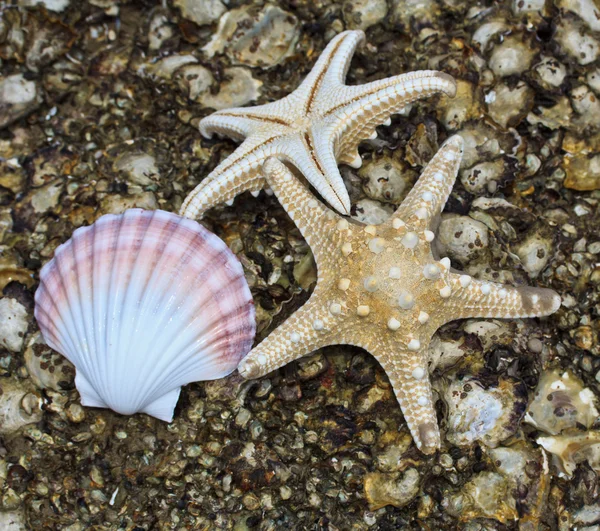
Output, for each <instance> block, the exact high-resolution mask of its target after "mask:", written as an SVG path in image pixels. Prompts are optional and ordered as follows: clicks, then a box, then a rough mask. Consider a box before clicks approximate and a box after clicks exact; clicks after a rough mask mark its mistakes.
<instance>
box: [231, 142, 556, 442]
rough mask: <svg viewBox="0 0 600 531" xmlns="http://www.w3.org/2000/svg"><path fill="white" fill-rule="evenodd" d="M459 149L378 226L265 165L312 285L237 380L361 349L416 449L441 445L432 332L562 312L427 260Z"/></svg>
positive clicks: (449, 149) (527, 290)
mask: <svg viewBox="0 0 600 531" xmlns="http://www.w3.org/2000/svg"><path fill="white" fill-rule="evenodd" d="M462 149H463V141H462V139H461V138H460V137H459V136H454V137H452V138H450V139H449V140H448V141H447V142H446V143H445V144H444V146H443V147H442V148H441V149H440V151H439V152H438V153H437V154H436V155H435V156H434V157H433V159H432V160H431V162H430V163H429V165H428V166H427V168H426V169H425V170H424V172H423V174H422V176H421V178H420V179H419V181H418V182H417V184H416V185H415V186H414V188H413V189H412V190H411V192H410V194H409V195H408V196H407V198H406V199H405V201H404V202H403V203H402V205H401V206H400V207H399V208H398V210H397V211H396V212H395V213H394V215H393V216H392V217H391V218H390V219H389V220H388V221H386V222H385V223H383V224H381V225H377V226H373V225H366V226H365V225H361V224H357V223H354V222H353V221H350V220H348V219H345V218H343V217H341V216H339V215H338V214H336V213H335V212H333V211H332V210H330V209H328V208H327V207H325V206H324V205H323V204H322V203H320V202H319V201H317V200H316V199H315V198H314V197H313V196H312V194H311V193H310V192H309V191H308V190H307V189H306V187H305V186H303V185H302V183H300V182H299V181H298V179H296V178H294V177H293V176H292V174H291V173H290V171H289V169H288V168H287V167H286V166H285V165H284V164H282V163H281V162H280V161H278V160H276V159H268V160H267V161H266V163H265V167H264V170H265V176H266V178H267V181H268V183H269V185H270V186H271V188H272V189H273V191H274V192H275V194H276V195H277V197H278V199H279V201H280V202H281V204H282V205H283V207H284V208H285V210H286V211H287V213H288V214H289V216H290V217H291V218H292V220H293V221H294V222H295V223H296V225H297V226H298V228H299V229H300V231H301V232H302V234H303V236H304V237H305V238H306V241H307V242H308V244H309V245H310V247H311V248H312V250H313V253H314V256H315V260H316V262H317V269H318V271H317V273H318V278H317V286H316V288H315V290H314V292H313V294H312V296H311V297H310V299H309V300H308V301H307V303H306V304H305V305H304V306H302V308H300V309H299V310H298V311H297V312H296V313H294V314H293V315H292V316H291V317H290V318H289V319H288V320H287V321H285V323H284V324H283V325H281V326H280V327H279V328H277V329H276V330H275V331H274V332H273V333H272V334H270V335H269V336H268V337H267V338H266V339H265V340H264V341H263V342H262V343H261V344H260V345H258V346H257V347H255V348H254V349H253V350H252V351H251V352H250V353H249V354H248V356H246V358H244V359H243V360H242V362H241V363H240V365H239V367H238V370H239V372H240V374H241V375H242V376H244V377H245V378H257V377H260V376H262V375H264V374H266V373H268V372H270V371H272V370H274V369H277V368H278V367H280V366H282V365H284V364H286V363H289V362H290V361H292V360H295V359H297V358H299V357H301V356H304V355H306V354H308V353H310V352H312V351H314V350H316V349H318V348H321V347H324V346H326V345H333V344H350V345H356V346H359V347H362V348H364V349H365V350H367V351H369V352H370V353H371V354H372V355H373V356H375V358H376V359H377V360H378V361H379V363H380V364H381V366H382V367H383V369H384V370H385V372H386V373H387V375H388V377H389V379H390V383H391V385H392V387H393V389H394V392H395V394H396V397H397V399H398V402H399V403H400V407H401V408H402V412H403V414H404V417H405V419H406V422H407V424H408V427H409V429H410V431H411V433H412V436H413V439H414V440H415V443H416V445H417V447H418V448H419V449H421V450H422V451H423V452H425V453H432V452H434V451H435V450H436V449H437V448H439V446H440V433H439V429H438V425H437V419H436V415H435V409H434V404H433V400H432V394H431V388H430V384H429V375H428V350H427V348H428V344H429V342H430V340H431V337H432V336H433V334H434V333H435V331H436V330H437V329H438V328H439V327H440V326H442V325H443V324H444V323H446V322H448V321H452V320H454V319H461V318H466V317H496V318H507V319H508V318H515V317H536V316H543V315H549V314H551V313H553V312H555V311H556V310H557V309H558V307H559V306H560V297H559V296H558V295H557V294H556V293H555V292H554V291H552V290H550V289H543V288H532V287H519V288H513V287H509V286H503V285H502V284H496V283H491V282H482V281H479V280H475V279H473V278H471V277H470V276H468V275H465V274H460V273H458V272H455V271H451V270H450V260H449V259H448V258H442V259H441V260H439V261H438V260H436V259H435V258H434V256H433V255H432V252H431V246H430V242H431V241H432V240H433V238H434V234H433V232H431V228H432V224H433V223H435V219H436V218H437V216H438V215H439V214H440V212H441V211H442V209H443V207H444V204H445V203H446V200H447V199H448V196H449V195H450V192H451V190H452V186H453V184H454V180H455V179H456V173H457V171H458V167H459V164H460V160H461V156H462Z"/></svg>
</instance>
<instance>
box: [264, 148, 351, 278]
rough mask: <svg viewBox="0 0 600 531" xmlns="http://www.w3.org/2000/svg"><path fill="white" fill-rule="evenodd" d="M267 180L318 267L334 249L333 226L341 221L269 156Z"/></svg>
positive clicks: (323, 264) (283, 166) (265, 169)
mask: <svg viewBox="0 0 600 531" xmlns="http://www.w3.org/2000/svg"><path fill="white" fill-rule="evenodd" d="M263 173H264V175H265V178H266V180H267V183H268V184H269V186H270V187H271V189H272V190H273V192H274V193H275V195H276V196H277V199H278V200H279V202H280V203H281V205H282V206H283V208H284V209H285V211H286V212H287V213H288V215H289V216H290V218H291V219H292V221H293V222H294V223H295V224H296V226H297V227H298V229H299V230H300V232H301V234H302V236H304V239H305V240H306V242H307V243H308V245H310V248H311V249H312V250H313V253H314V256H315V260H316V262H317V266H318V267H322V266H325V265H326V264H327V263H329V261H330V258H331V254H332V253H333V252H335V246H336V241H335V240H336V237H335V235H336V232H335V225H336V223H337V222H338V221H340V220H342V218H341V216H338V215H337V214H336V213H335V212H333V211H332V210H331V209H329V208H327V207H326V206H325V205H324V204H323V203H321V202H320V201H319V200H318V199H316V198H315V196H313V195H312V194H311V193H310V191H309V190H308V189H307V188H306V186H304V185H303V184H302V183H301V182H300V181H299V180H298V179H297V178H296V177H294V175H293V174H292V172H291V171H290V169H289V168H288V167H286V165H285V164H283V163H282V162H281V161H279V160H278V159H276V158H274V157H271V158H269V159H267V161H266V162H265V164H264V165H263Z"/></svg>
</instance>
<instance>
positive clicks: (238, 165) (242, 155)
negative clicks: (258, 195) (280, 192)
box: [179, 133, 276, 219]
mask: <svg viewBox="0 0 600 531" xmlns="http://www.w3.org/2000/svg"><path fill="white" fill-rule="evenodd" d="M275 136H276V135H274V134H273V133H270V134H265V133H263V134H257V135H253V136H252V137H250V138H248V139H246V140H245V141H244V142H243V143H242V144H241V145H240V146H238V148H237V149H236V150H235V151H234V152H233V153H232V154H231V155H230V156H229V157H227V158H226V159H225V160H224V161H222V162H221V163H220V164H219V165H218V166H217V167H216V168H215V169H214V170H213V171H212V172H210V173H209V174H208V175H207V176H206V177H205V178H204V179H203V180H202V182H201V183H200V184H198V186H196V188H194V189H193V190H192V191H191V192H190V193H189V194H188V195H187V197H186V198H185V200H184V202H183V205H181V209H180V210H179V214H180V215H181V216H185V217H187V218H191V219H196V218H199V217H202V215H204V213H205V212H206V211H207V210H208V209H209V208H212V207H214V206H216V205H218V204H220V203H224V202H227V201H232V200H233V199H234V198H235V196H236V195H238V194H240V193H242V192H245V191H247V190H250V191H253V192H254V191H258V190H261V189H262V188H263V187H264V179H263V177H262V176H261V174H260V169H261V165H262V163H263V162H264V160H265V158H266V157H268V156H269V155H271V154H273V151H274V150H275V149H276V148H275V146H274V144H275V142H273V140H274V138H275Z"/></svg>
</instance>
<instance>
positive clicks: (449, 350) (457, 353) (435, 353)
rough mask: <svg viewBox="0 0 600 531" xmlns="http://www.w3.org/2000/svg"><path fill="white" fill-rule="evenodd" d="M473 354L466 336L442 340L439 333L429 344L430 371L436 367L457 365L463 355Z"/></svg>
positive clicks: (443, 367) (447, 367)
mask: <svg viewBox="0 0 600 531" xmlns="http://www.w3.org/2000/svg"><path fill="white" fill-rule="evenodd" d="M469 354H473V350H472V349H471V348H470V347H469V346H468V345H467V344H466V342H465V340H464V338H462V339H450V340H442V339H441V338H440V337H439V336H438V335H437V334H436V335H435V336H433V338H432V340H431V343H430V344H429V364H430V365H429V366H430V369H429V372H432V371H433V370H434V369H439V370H442V371H444V370H446V369H449V368H450V367H452V366H453V365H456V363H458V361H459V360H460V359H462V358H463V357H465V356H467V355H469Z"/></svg>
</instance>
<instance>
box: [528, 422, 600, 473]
mask: <svg viewBox="0 0 600 531" xmlns="http://www.w3.org/2000/svg"><path fill="white" fill-rule="evenodd" d="M536 442H537V443H538V444H539V445H540V446H542V447H543V448H544V450H546V451H547V452H550V453H551V454H552V462H553V464H554V465H555V466H556V467H557V469H558V471H559V475H561V476H564V477H570V476H572V475H573V472H575V468H576V467H577V465H578V464H579V463H583V462H585V461H587V463H588V464H589V466H590V467H592V468H593V469H594V470H595V471H596V472H600V432H598V431H587V432H585V433H582V432H571V433H567V434H563V435H555V436H550V437H539V438H538V439H537V441H536Z"/></svg>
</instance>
